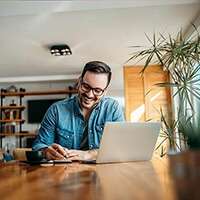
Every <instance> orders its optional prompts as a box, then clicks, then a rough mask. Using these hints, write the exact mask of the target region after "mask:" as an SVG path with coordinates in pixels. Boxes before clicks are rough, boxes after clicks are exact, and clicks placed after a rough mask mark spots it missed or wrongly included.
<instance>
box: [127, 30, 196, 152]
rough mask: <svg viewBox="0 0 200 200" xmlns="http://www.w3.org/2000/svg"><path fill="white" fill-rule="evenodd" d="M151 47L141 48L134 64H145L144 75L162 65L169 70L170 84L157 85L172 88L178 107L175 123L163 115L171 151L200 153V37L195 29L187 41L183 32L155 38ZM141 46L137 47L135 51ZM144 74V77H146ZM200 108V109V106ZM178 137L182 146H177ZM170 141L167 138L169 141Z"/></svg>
mask: <svg viewBox="0 0 200 200" xmlns="http://www.w3.org/2000/svg"><path fill="white" fill-rule="evenodd" d="M146 37H147V39H148V41H149V42H150V44H151V45H150V47H148V48H145V47H140V48H142V49H141V50H139V51H135V52H134V53H133V54H132V55H131V57H130V58H129V60H128V61H130V60H135V61H138V60H144V63H145V64H144V67H143V70H142V72H144V70H145V69H146V68H147V67H148V66H149V65H150V64H153V63H154V64H155V63H157V64H160V65H161V66H162V68H163V70H167V71H168V72H169V75H170V81H169V82H165V83H159V84H156V85H157V86H159V87H170V88H172V90H173V92H172V94H173V99H174V100H175V101H176V102H177V103H176V108H175V110H176V112H175V113H176V115H175V117H174V119H172V120H171V122H167V120H166V119H165V117H164V115H163V114H162V112H161V120H162V122H163V124H164V126H165V130H164V134H165V136H166V137H167V139H168V140H169V143H170V144H171V147H172V146H173V147H174V149H177V148H178V149H180V150H181V149H182V148H181V144H184V143H185V144H186V146H187V148H189V149H200V117H199V115H200V114H199V111H198V106H199V108H200V87H199V86H200V35H199V33H198V30H197V29H196V27H195V26H194V34H193V35H192V36H190V37H187V38H185V37H183V33H182V30H180V31H179V32H178V33H177V35H176V36H175V37H172V35H170V34H169V35H168V36H167V37H166V36H164V35H163V34H159V35H158V36H156V34H154V35H153V38H152V39H150V38H149V37H148V36H147V35H146ZM136 47H137V48H138V46H133V48H136ZM142 72H141V73H142ZM198 104H199V105H198ZM177 137H178V138H179V141H180V140H182V142H179V143H178V144H177V142H176V141H177ZM165 139H166V138H165Z"/></svg>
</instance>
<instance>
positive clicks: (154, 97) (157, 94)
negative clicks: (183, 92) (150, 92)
mask: <svg viewBox="0 0 200 200" xmlns="http://www.w3.org/2000/svg"><path fill="white" fill-rule="evenodd" d="M161 94H162V92H158V93H156V94H155V95H154V96H152V97H151V99H150V101H151V102H152V101H154V100H156V99H157V98H158V97H159V96H160V95H161Z"/></svg>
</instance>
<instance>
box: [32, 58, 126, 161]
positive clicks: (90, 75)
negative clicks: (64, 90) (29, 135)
mask: <svg viewBox="0 0 200 200" xmlns="http://www.w3.org/2000/svg"><path fill="white" fill-rule="evenodd" d="M110 80H111V69H110V67H109V66H108V65H107V64H105V63H103V62H100V61H92V62H89V63H87V64H86V65H85V67H84V69H83V71H82V74H81V77H80V78H79V80H78V86H77V87H78V95H77V96H74V97H72V98H70V99H65V100H63V101H59V102H56V103H55V104H53V105H52V106H51V107H50V108H49V109H48V111H47V113H46V114H45V116H44V119H43V121H42V123H41V127H40V129H39V134H38V137H37V138H36V140H35V141H34V144H33V150H42V151H43V153H44V154H45V156H46V158H47V159H64V158H68V159H70V160H88V159H95V158H96V156H97V151H98V148H99V145H100V140H101V137H102V134H103V128H104V125H105V123H106V122H107V121H123V120H124V115H123V112H122V109H121V107H120V106H119V104H118V102H117V101H116V100H114V99H112V98H110V97H105V94H106V91H107V88H108V85H109V83H110Z"/></svg>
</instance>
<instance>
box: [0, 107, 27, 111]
mask: <svg viewBox="0 0 200 200" xmlns="http://www.w3.org/2000/svg"><path fill="white" fill-rule="evenodd" d="M6 109H10V110H17V109H19V110H24V109H25V106H0V110H6Z"/></svg>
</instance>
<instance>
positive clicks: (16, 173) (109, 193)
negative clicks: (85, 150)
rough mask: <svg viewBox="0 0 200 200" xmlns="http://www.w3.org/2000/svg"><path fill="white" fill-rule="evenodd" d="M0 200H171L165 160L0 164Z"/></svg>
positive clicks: (171, 184)
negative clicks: (96, 163)
mask: <svg viewBox="0 0 200 200" xmlns="http://www.w3.org/2000/svg"><path fill="white" fill-rule="evenodd" d="M0 165H1V166H0V199H1V200H13V199H17V200H38V199H44V200H51V199H54V200H55V199H59V200H62V199H63V200H68V199H69V200H86V199H87V200H90V199H95V200H96V199H97V200H98V199H99V200H129V199H131V200H132V199H134V200H135V199H145V200H146V199H149V200H157V199H158V200H165V199H166V200H172V199H178V198H177V191H176V187H174V183H175V181H174V179H173V178H172V177H171V175H170V174H169V167H168V162H167V160H161V159H156V160H153V161H145V162H129V163H118V164H99V165H94V164H91V165H86V164H79V163H72V164H66V165H57V166H51V167H41V166H29V165H27V164H19V163H14V164H0Z"/></svg>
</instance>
